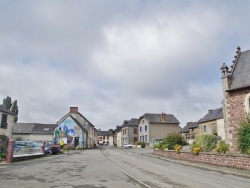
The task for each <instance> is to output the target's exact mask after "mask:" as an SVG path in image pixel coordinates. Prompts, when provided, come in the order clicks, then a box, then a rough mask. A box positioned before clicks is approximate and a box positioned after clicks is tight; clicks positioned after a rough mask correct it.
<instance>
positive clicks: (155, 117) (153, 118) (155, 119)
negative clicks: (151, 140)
mask: <svg viewBox="0 0 250 188" xmlns="http://www.w3.org/2000/svg"><path fill="white" fill-rule="evenodd" d="M164 116H165V120H166V122H162V121H161V114H153V113H145V114H144V115H142V116H141V117H140V119H139V121H140V120H141V119H142V118H143V117H144V118H146V120H147V121H148V122H149V123H165V124H166V123H168V124H179V123H180V122H179V121H178V120H177V119H176V117H175V116H174V115H173V114H164Z"/></svg>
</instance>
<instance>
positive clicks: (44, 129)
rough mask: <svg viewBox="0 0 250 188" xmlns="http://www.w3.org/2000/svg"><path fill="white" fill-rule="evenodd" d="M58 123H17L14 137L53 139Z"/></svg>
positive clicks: (30, 139)
mask: <svg viewBox="0 0 250 188" xmlns="http://www.w3.org/2000/svg"><path fill="white" fill-rule="evenodd" d="M56 126H57V124H42V123H15V124H14V126H13V132H12V134H13V136H12V137H13V139H15V140H29V141H40V140H44V141H53V133H54V129H55V128H56Z"/></svg>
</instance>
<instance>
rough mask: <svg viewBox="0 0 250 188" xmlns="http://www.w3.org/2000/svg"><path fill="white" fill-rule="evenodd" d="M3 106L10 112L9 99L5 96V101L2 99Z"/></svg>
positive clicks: (10, 104)
mask: <svg viewBox="0 0 250 188" xmlns="http://www.w3.org/2000/svg"><path fill="white" fill-rule="evenodd" d="M3 105H4V107H5V108H6V109H8V110H10V108H11V106H12V103H11V97H9V96H7V97H6V98H5V99H3Z"/></svg>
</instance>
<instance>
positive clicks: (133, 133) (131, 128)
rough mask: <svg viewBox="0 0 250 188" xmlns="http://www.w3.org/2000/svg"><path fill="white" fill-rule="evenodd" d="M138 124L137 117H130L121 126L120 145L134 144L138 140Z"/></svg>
mask: <svg viewBox="0 0 250 188" xmlns="http://www.w3.org/2000/svg"><path fill="white" fill-rule="evenodd" d="M138 124H139V119H136V118H132V119H131V120H129V121H128V122H127V123H126V124H124V125H123V126H122V131H121V134H122V145H124V144H128V143H129V144H134V143H136V142H137V141H138Z"/></svg>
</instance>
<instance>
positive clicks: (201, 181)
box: [0, 147, 250, 188]
mask: <svg viewBox="0 0 250 188" xmlns="http://www.w3.org/2000/svg"><path fill="white" fill-rule="evenodd" d="M147 152H151V153H152V150H148V149H134V148H133V149H119V148H114V147H101V150H97V149H94V150H84V151H80V152H77V151H76V152H71V153H70V154H69V155H68V154H60V155H52V156H48V157H43V158H39V159H33V160H27V161H21V162H16V163H11V164H10V165H0V187H1V188H36V187H38V188H40V187H48V188H59V187H65V188H106V187H111V188H116V187H119V188H122V187H125V188H127V187H128V188H134V187H152V188H158V187H173V188H188V187H190V188H195V187H199V188H200V187H213V188H216V187H223V188H224V187H227V188H229V187H235V188H236V187H237V188H238V187H240V188H242V187H247V188H249V187H250V179H247V178H243V177H237V176H233V175H227V174H222V173H218V172H216V171H206V170H202V169H197V168H193V167H188V166H183V165H179V164H176V163H171V162H167V161H163V160H160V159H157V158H152V157H149V156H145V155H143V154H144V153H147Z"/></svg>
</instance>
